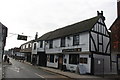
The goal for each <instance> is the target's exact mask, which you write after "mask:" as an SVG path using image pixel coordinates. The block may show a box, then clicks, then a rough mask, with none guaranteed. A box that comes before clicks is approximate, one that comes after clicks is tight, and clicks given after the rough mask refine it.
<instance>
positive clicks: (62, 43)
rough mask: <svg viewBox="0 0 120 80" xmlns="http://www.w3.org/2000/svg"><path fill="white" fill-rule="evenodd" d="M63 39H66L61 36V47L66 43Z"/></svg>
mask: <svg viewBox="0 0 120 80" xmlns="http://www.w3.org/2000/svg"><path fill="white" fill-rule="evenodd" d="M65 39H66V38H65V37H62V38H61V44H60V46H61V47H65V43H66V41H65Z"/></svg>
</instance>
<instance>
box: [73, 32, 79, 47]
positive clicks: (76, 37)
mask: <svg viewBox="0 0 120 80" xmlns="http://www.w3.org/2000/svg"><path fill="white" fill-rule="evenodd" d="M79 38H80V37H79V34H75V35H73V46H76V45H79V43H80V41H79V40H80V39H79Z"/></svg>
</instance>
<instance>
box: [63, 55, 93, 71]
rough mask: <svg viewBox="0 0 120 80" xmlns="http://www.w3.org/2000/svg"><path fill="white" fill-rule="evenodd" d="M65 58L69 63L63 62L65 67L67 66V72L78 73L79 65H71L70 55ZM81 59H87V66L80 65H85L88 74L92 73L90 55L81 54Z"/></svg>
mask: <svg viewBox="0 0 120 80" xmlns="http://www.w3.org/2000/svg"><path fill="white" fill-rule="evenodd" d="M64 58H65V59H67V63H64V62H63V65H66V68H67V70H70V71H76V68H77V64H76V65H75V64H69V54H65V57H64ZM64 58H63V61H64ZM79 58H87V59H88V62H87V64H81V63H79V65H83V66H84V67H85V69H86V73H90V72H91V58H89V54H80V55H79Z"/></svg>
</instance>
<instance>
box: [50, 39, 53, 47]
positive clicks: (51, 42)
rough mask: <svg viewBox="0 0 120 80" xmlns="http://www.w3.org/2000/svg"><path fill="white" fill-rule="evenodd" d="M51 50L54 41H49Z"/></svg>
mask: <svg viewBox="0 0 120 80" xmlns="http://www.w3.org/2000/svg"><path fill="white" fill-rule="evenodd" d="M49 48H53V40H50V41H49Z"/></svg>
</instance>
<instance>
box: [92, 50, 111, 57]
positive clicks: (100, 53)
mask: <svg viewBox="0 0 120 80" xmlns="http://www.w3.org/2000/svg"><path fill="white" fill-rule="evenodd" d="M91 53H94V54H99V55H106V56H110V54H107V53H102V52H95V51H91Z"/></svg>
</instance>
